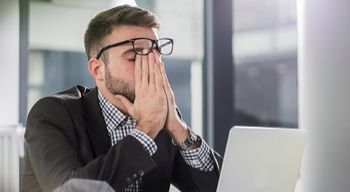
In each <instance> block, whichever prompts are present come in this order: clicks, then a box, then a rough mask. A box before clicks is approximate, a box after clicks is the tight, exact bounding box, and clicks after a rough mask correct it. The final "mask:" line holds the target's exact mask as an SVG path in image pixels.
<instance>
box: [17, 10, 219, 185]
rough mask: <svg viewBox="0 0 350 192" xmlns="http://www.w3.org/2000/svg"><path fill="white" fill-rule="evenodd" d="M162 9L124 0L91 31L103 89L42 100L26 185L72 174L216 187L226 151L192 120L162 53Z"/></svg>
mask: <svg viewBox="0 0 350 192" xmlns="http://www.w3.org/2000/svg"><path fill="white" fill-rule="evenodd" d="M158 28H159V23H158V21H157V19H156V17H155V16H154V15H153V14H152V13H150V12H148V11H146V10H144V9H141V8H138V7H132V6H127V5H125V6H119V7H115V8H112V9H110V10H107V11H104V12H102V13H100V14H98V15H97V16H96V17H95V18H93V19H92V20H91V22H90V23H89V26H88V28H87V30H86V33H85V50H86V54H87V56H88V59H89V61H88V69H89V72H90V74H91V76H92V77H93V78H94V80H95V83H96V88H94V89H87V88H85V87H82V86H76V87H73V88H71V89H69V90H66V91H64V92H61V93H58V94H55V95H53V96H51V97H47V98H43V99H41V100H40V101H38V102H37V103H36V104H35V105H34V107H33V108H32V109H31V111H30V113H29V115H28V121H27V128H26V133H25V139H26V141H27V143H28V153H27V156H26V167H25V172H24V176H23V185H22V190H23V191H52V190H53V189H55V188H57V187H59V186H61V185H62V184H64V182H66V181H68V180H69V179H72V178H83V179H92V180H101V181H106V182H107V183H108V184H109V185H110V186H111V187H112V188H113V189H114V190H116V191H169V186H170V183H172V184H173V185H175V186H176V187H177V188H178V189H180V190H181V191H215V190H216V186H217V182H218V177H219V165H220V164H221V160H222V159H221V158H220V157H219V156H218V155H217V154H216V153H215V152H214V151H213V150H212V149H210V147H208V145H207V144H206V143H205V141H203V140H202V139H201V138H200V137H198V136H196V135H195V134H194V133H193V132H192V131H191V130H190V129H189V128H188V127H187V125H186V124H185V123H184V122H183V120H182V119H181V115H180V113H179V111H178V109H177V107H176V103H175V98H174V95H173V92H172V90H171V87H170V84H169V82H168V79H167V76H166V73H165V70H164V64H163V62H162V60H161V56H160V55H169V54H171V52H172V48H173V40H172V39H169V38H158V34H157V31H158Z"/></svg>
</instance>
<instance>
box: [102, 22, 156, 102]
mask: <svg viewBox="0 0 350 192" xmlns="http://www.w3.org/2000/svg"><path fill="white" fill-rule="evenodd" d="M139 37H145V38H149V39H157V38H158V35H157V31H156V29H152V28H144V27H137V26H121V27H118V28H115V29H114V30H113V32H112V33H111V35H109V36H107V38H106V40H105V45H110V44H113V43H117V42H121V41H125V40H129V39H133V38H139ZM132 48H133V47H132V44H131V43H129V44H125V45H121V46H117V47H113V48H110V49H108V50H107V51H108V53H107V54H108V58H107V59H108V64H106V65H105V79H104V80H105V82H104V83H105V86H106V88H107V89H108V91H109V92H111V93H112V94H113V95H117V94H120V95H123V96H125V97H127V98H128V99H129V100H130V101H131V102H133V101H134V99H135V79H134V68H135V52H134V51H133V49H132Z"/></svg>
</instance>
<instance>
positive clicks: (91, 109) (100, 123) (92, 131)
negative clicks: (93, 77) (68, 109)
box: [82, 88, 111, 156]
mask: <svg viewBox="0 0 350 192" xmlns="http://www.w3.org/2000/svg"><path fill="white" fill-rule="evenodd" d="M97 94H98V90H97V88H94V89H92V90H91V91H90V92H88V93H86V94H84V95H83V97H82V102H83V108H84V120H85V127H86V129H87V133H88V135H89V138H90V141H91V143H92V147H93V150H94V152H95V155H96V156H99V155H103V154H106V153H107V151H108V150H109V148H110V147H111V141H110V138H109V136H108V131H107V128H106V123H105V121H104V118H103V115H102V112H101V108H100V106H99V103H98V98H97Z"/></svg>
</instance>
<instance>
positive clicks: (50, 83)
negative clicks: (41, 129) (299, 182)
mask: <svg viewBox="0 0 350 192" xmlns="http://www.w3.org/2000/svg"><path fill="white" fill-rule="evenodd" d="M123 3H129V4H130V3H131V4H137V5H138V6H141V7H144V8H146V9H149V10H150V11H152V12H155V13H156V15H158V17H159V18H160V21H161V29H160V32H159V34H160V37H170V38H173V39H174V41H175V44H174V52H173V55H171V56H168V57H165V58H164V61H165V63H166V69H167V72H168V75H169V78H170V81H171V84H172V87H173V89H174V92H175V96H176V100H177V103H178V105H179V107H180V110H181V111H182V114H183V116H184V119H185V121H186V122H187V123H188V124H189V125H190V126H191V127H192V128H193V129H194V130H195V131H196V132H197V133H198V134H200V135H202V136H203V137H204V138H205V139H206V140H207V142H208V143H209V145H211V146H212V147H214V148H215V149H216V150H217V151H218V152H219V153H221V154H222V155H223V154H224V150H225V144H226V139H227V136H228V130H229V129H230V128H231V127H232V126H233V125H249V126H270V127H284V128H298V127H299V124H300V123H299V119H298V110H299V109H298V103H299V99H298V95H299V93H298V90H300V87H299V88H298V64H297V63H298V62H297V61H298V54H297V53H298V45H297V42H298V40H297V3H296V0H264V1H259V0H222V1H213V0H205V1H202V0H191V1H188V0H177V1H172V0H136V1H118V0H29V1H28V0H15V1H13V0H1V1H0V28H1V31H0V40H1V41H0V50H1V53H0V55H1V58H2V62H1V63H0V73H1V77H0V82H1V88H2V90H4V91H5V92H7V93H3V94H2V96H1V101H0V125H1V126H2V127H4V126H13V125H18V124H22V125H23V126H25V122H26V116H27V114H28V112H29V110H30V108H31V107H32V106H33V104H34V103H35V102H36V101H37V100H38V99H40V98H41V97H44V96H48V95H51V94H53V93H56V92H59V91H61V90H64V89H68V88H70V87H72V86H74V85H76V84H81V85H84V86H88V87H94V83H93V81H92V80H91V78H90V76H89V74H88V71H87V59H86V56H85V53H84V48H83V35H84V31H85V29H86V26H87V24H88V22H89V21H90V19H91V18H92V17H93V16H94V15H96V14H97V13H98V12H100V11H102V10H105V9H108V8H110V7H113V6H115V5H117V4H123ZM21 129H23V128H21ZM1 155H3V154H1ZM2 159H3V158H2V157H1V158H0V161H1V160H2Z"/></svg>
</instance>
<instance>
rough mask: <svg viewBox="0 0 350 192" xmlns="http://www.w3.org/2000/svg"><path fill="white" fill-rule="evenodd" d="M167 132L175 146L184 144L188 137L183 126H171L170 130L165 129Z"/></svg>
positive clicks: (186, 130)
mask: <svg viewBox="0 0 350 192" xmlns="http://www.w3.org/2000/svg"><path fill="white" fill-rule="evenodd" d="M167 131H168V134H169V135H170V137H171V138H172V140H173V141H174V142H175V143H176V144H180V143H182V142H184V141H185V140H186V138H187V137H188V135H189V132H188V128H187V126H186V125H183V124H178V125H177V126H173V127H172V128H171V129H170V128H167Z"/></svg>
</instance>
